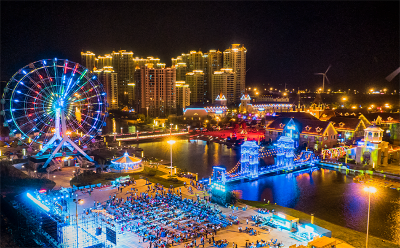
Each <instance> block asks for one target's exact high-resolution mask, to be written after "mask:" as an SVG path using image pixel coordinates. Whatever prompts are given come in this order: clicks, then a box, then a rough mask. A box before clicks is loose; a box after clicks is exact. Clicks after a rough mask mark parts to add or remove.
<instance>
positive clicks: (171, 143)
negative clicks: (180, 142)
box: [167, 140, 175, 177]
mask: <svg viewBox="0 0 400 248" xmlns="http://www.w3.org/2000/svg"><path fill="white" fill-rule="evenodd" d="M167 143H168V144H170V145H171V167H170V168H171V177H172V168H173V167H172V145H173V144H175V140H168V141H167Z"/></svg>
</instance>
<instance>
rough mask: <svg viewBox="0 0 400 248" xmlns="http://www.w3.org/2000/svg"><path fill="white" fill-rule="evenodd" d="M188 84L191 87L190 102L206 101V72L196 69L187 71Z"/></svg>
mask: <svg viewBox="0 0 400 248" xmlns="http://www.w3.org/2000/svg"><path fill="white" fill-rule="evenodd" d="M186 84H188V85H189V88H190V104H194V103H203V102H204V73H203V71H202V70H194V71H193V72H188V73H186Z"/></svg>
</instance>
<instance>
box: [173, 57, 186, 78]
mask: <svg viewBox="0 0 400 248" xmlns="http://www.w3.org/2000/svg"><path fill="white" fill-rule="evenodd" d="M174 67H175V69H176V81H185V80H186V73H187V65H186V63H183V62H179V63H177V64H176V65H175V66H174Z"/></svg>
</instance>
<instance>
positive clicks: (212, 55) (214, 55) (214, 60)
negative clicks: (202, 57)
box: [206, 50, 223, 100]
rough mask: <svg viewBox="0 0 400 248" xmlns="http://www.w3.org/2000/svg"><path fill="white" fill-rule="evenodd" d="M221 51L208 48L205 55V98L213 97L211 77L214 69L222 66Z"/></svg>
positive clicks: (219, 68)
mask: <svg viewBox="0 0 400 248" xmlns="http://www.w3.org/2000/svg"><path fill="white" fill-rule="evenodd" d="M222 65H223V64H222V52H220V51H219V50H218V51H217V50H209V51H208V56H207V94H206V97H207V98H211V100H212V99H215V98H214V96H213V95H212V88H213V82H212V77H213V75H214V72H215V71H220V70H221V68H222Z"/></svg>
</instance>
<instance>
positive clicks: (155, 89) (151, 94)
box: [135, 64, 176, 117]
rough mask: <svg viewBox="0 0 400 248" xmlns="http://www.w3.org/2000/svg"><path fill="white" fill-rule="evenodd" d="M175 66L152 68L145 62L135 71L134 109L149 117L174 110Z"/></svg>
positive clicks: (164, 114)
mask: <svg viewBox="0 0 400 248" xmlns="http://www.w3.org/2000/svg"><path fill="white" fill-rule="evenodd" d="M175 77H176V75H175V68H161V69H158V68H154V67H153V64H146V65H145V66H142V67H141V68H140V69H136V71H135V94H136V99H137V101H136V106H137V107H136V109H137V111H138V112H139V113H142V114H145V115H147V113H148V115H149V116H151V117H167V116H168V115H169V114H174V113H175V112H176V86H175Z"/></svg>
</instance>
